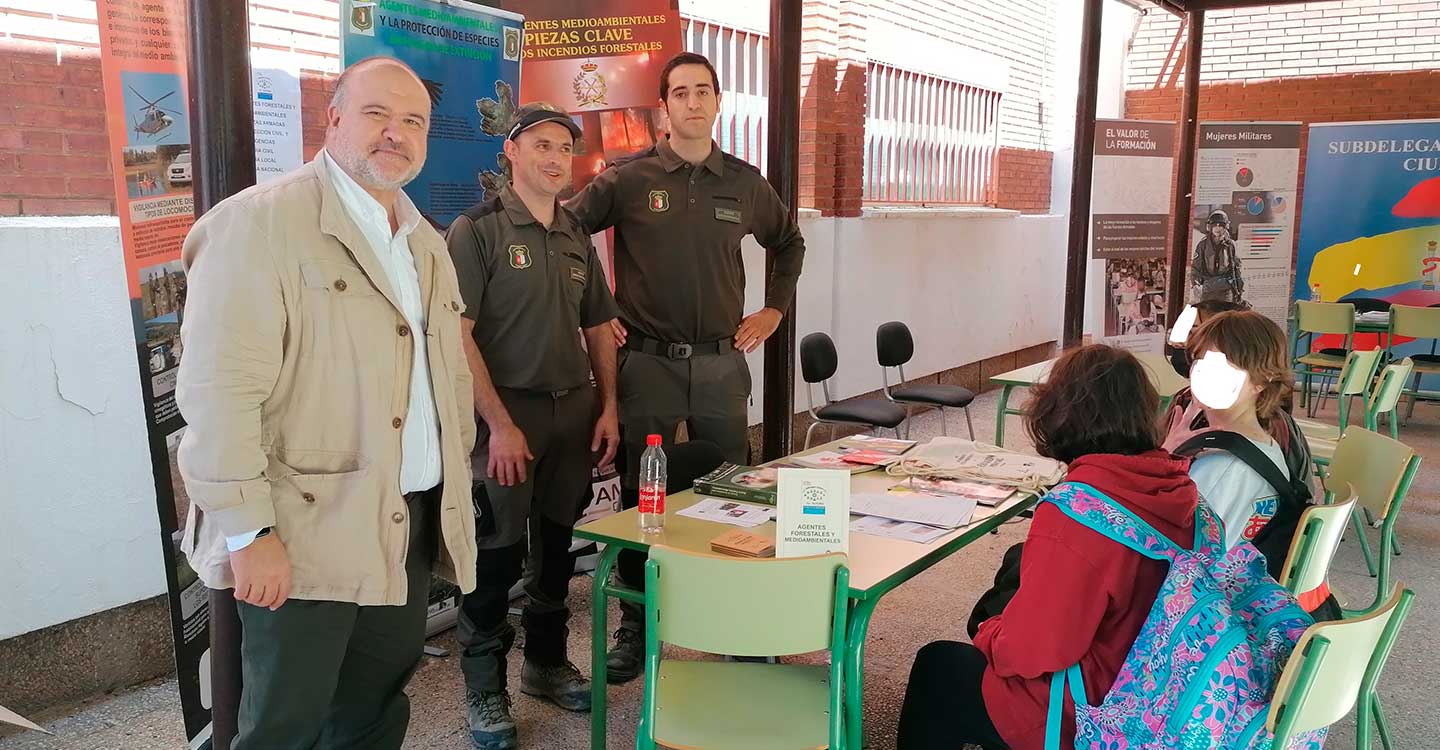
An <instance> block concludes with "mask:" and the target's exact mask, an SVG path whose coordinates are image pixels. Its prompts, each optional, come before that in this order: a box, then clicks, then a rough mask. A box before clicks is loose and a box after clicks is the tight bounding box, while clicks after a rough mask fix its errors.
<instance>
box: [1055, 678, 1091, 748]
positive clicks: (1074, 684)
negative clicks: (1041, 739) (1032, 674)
mask: <svg viewBox="0 0 1440 750" xmlns="http://www.w3.org/2000/svg"><path fill="white" fill-rule="evenodd" d="M1067 682H1068V683H1070V700H1072V701H1074V702H1075V707H1076V708H1079V707H1080V706H1083V705H1088V704H1089V703H1090V701H1089V700H1088V699H1086V697H1085V681H1084V680H1083V679H1081V677H1080V664H1079V663H1078V662H1077V663H1075V664H1074V665H1073V666H1071V667H1070V668H1069V669H1066V670H1064V671H1061V672H1056V673H1054V674H1052V675H1050V707H1049V709H1048V710H1047V711H1046V714H1045V750H1060V722H1061V721H1063V720H1064V718H1065V683H1067Z"/></svg>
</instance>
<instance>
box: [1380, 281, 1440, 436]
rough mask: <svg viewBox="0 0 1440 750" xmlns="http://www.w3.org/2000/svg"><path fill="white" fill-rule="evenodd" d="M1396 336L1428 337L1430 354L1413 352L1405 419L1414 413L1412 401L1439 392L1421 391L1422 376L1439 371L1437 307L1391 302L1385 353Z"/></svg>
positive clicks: (1439, 395) (1437, 395)
mask: <svg viewBox="0 0 1440 750" xmlns="http://www.w3.org/2000/svg"><path fill="white" fill-rule="evenodd" d="M1396 336H1405V337H1407V338H1412V339H1430V353H1429V354H1416V355H1413V357H1414V360H1415V371H1414V375H1415V385H1413V386H1411V387H1410V388H1407V389H1405V395H1407V396H1409V397H1410V409H1409V410H1408V411H1407V412H1406V414H1405V416H1406V418H1407V419H1408V418H1410V417H1412V416H1414V415H1415V402H1416V401H1417V400H1418V399H1421V398H1424V399H1427V400H1434V399H1437V398H1440V393H1437V392H1435V391H1422V390H1420V378H1421V377H1422V376H1425V375H1437V374H1440V354H1437V353H1436V347H1437V345H1440V308H1437V307H1413V306H1410V305H1392V306H1391V307H1390V337H1389V342H1387V343H1386V345H1385V353H1386V354H1387V355H1388V354H1389V353H1390V349H1391V348H1392V347H1393V344H1394V341H1395V337H1396Z"/></svg>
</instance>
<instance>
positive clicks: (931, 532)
mask: <svg viewBox="0 0 1440 750" xmlns="http://www.w3.org/2000/svg"><path fill="white" fill-rule="evenodd" d="M850 530H851V531H853V532H856V533H859V534H869V535H870V536H880V537H885V538H887V539H899V540H901V541H906V542H915V543H917V544H929V543H931V542H933V541H935V540H936V539H939V538H940V537H942V536H945V535H946V534H948V533H950V530H949V529H937V528H935V527H934V526H926V525H925V524H923V523H910V522H909V521H893V520H891V519H889V518H881V517H880V516H855V517H854V518H851V519H850Z"/></svg>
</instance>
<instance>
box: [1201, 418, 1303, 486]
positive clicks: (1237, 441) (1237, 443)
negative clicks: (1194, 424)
mask: <svg viewBox="0 0 1440 750" xmlns="http://www.w3.org/2000/svg"><path fill="white" fill-rule="evenodd" d="M1204 450H1221V451H1225V452H1226V453H1229V454H1230V455H1232V456H1234V457H1236V458H1238V459H1240V460H1241V461H1243V462H1244V463H1245V465H1246V466H1249V467H1250V468H1251V469H1254V470H1255V473H1256V474H1259V475H1260V478H1261V479H1264V480H1265V481H1266V482H1267V483H1269V485H1270V486H1271V487H1272V488H1273V489H1274V490H1275V494H1277V495H1279V496H1280V501H1281V502H1282V503H1285V504H1286V505H1294V504H1295V503H1297V502H1299V499H1298V498H1296V497H1295V488H1294V487H1292V486H1291V484H1290V477H1287V476H1285V475H1284V474H1283V473H1281V471H1280V467H1278V466H1276V465H1275V462H1274V461H1271V460H1270V457H1269V456H1267V455H1265V451H1263V450H1260V446H1258V445H1256V444H1255V443H1253V442H1251V441H1250V439H1249V438H1247V437H1245V436H1244V435H1241V434H1239V433H1235V432H1229V431H1226V430H1214V431H1212V432H1207V433H1204V434H1202V435H1196V436H1195V437H1192V438H1190V439H1189V440H1186V441H1185V442H1184V443H1183V444H1181V445H1180V447H1179V448H1176V449H1175V454H1176V455H1178V456H1194V455H1196V454H1198V453H1199V452H1200V451H1204Z"/></svg>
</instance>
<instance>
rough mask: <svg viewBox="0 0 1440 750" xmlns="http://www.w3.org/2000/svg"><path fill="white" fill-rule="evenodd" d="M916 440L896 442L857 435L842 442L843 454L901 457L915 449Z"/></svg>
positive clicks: (840, 447) (841, 449)
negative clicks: (852, 452) (866, 452)
mask: <svg viewBox="0 0 1440 750" xmlns="http://www.w3.org/2000/svg"><path fill="white" fill-rule="evenodd" d="M915 443H916V441H914V440H896V439H894V438H881V437H871V436H869V435H855V436H852V437H848V438H845V439H844V440H843V441H841V442H840V446H839V449H840V451H841V452H849V451H875V452H877V453H884V454H886V455H890V456H899V455H902V454H903V453H905V451H908V450H910V449H911V448H914V447H915Z"/></svg>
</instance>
